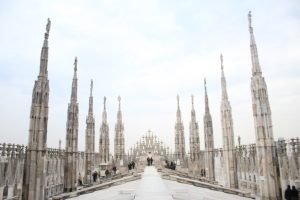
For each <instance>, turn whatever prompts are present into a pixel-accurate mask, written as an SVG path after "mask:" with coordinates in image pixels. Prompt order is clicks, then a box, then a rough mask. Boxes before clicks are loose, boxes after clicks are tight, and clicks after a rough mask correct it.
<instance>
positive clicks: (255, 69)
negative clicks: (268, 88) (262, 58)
mask: <svg viewBox="0 0 300 200" xmlns="http://www.w3.org/2000/svg"><path fill="white" fill-rule="evenodd" d="M251 16H252V15H251V11H249V13H248V21H249V32H250V51H251V61H252V75H253V76H254V75H261V68H260V64H259V59H258V53H257V46H256V43H255V38H254V34H253V27H252V19H251Z"/></svg>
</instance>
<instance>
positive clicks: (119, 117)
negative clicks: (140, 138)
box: [118, 96, 122, 121]
mask: <svg viewBox="0 0 300 200" xmlns="http://www.w3.org/2000/svg"><path fill="white" fill-rule="evenodd" d="M118 101H119V110H118V121H122V111H121V97H120V96H119V97H118Z"/></svg>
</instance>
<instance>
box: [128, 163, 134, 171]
mask: <svg viewBox="0 0 300 200" xmlns="http://www.w3.org/2000/svg"><path fill="white" fill-rule="evenodd" d="M134 168H135V162H133V161H131V162H129V163H128V171H130V170H132V169H134Z"/></svg>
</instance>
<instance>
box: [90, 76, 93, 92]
mask: <svg viewBox="0 0 300 200" xmlns="http://www.w3.org/2000/svg"><path fill="white" fill-rule="evenodd" d="M92 91H93V79H91V88H90V93H91V95H92Z"/></svg>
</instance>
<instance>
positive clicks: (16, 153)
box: [0, 143, 27, 158]
mask: <svg viewBox="0 0 300 200" xmlns="http://www.w3.org/2000/svg"><path fill="white" fill-rule="evenodd" d="M26 150H27V147H26V146H24V145H19V144H11V143H7V144H6V143H0V157H8V158H24V156H25V154H26Z"/></svg>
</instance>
